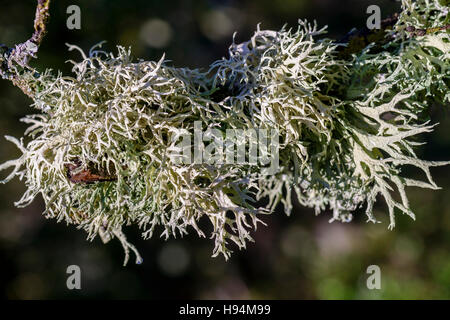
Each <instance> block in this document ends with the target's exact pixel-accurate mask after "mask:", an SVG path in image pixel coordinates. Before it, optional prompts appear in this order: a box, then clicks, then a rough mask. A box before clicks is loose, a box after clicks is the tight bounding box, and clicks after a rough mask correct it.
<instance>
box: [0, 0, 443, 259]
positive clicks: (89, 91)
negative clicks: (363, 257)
mask: <svg viewBox="0 0 450 320" xmlns="http://www.w3.org/2000/svg"><path fill="white" fill-rule="evenodd" d="M402 6H403V11H402V12H401V13H400V15H399V18H398V21H397V23H396V24H395V26H394V27H393V28H392V30H389V31H386V37H388V38H389V41H387V43H386V44H384V45H383V48H382V49H381V50H380V49H379V48H378V49H376V50H375V49H374V45H373V44H369V45H368V46H366V47H365V48H364V49H363V50H362V51H361V52H358V53H356V54H353V55H352V56H351V57H350V58H342V57H341V56H340V55H339V52H340V50H341V49H342V47H343V46H344V45H343V44H338V43H336V42H335V41H332V40H330V39H326V38H324V37H323V34H324V33H325V29H320V30H319V29H318V28H317V26H316V25H315V24H314V25H310V24H308V23H307V22H306V21H299V27H298V29H297V30H295V31H292V30H287V29H285V28H283V29H282V30H280V31H278V32H275V31H264V30H259V28H258V30H257V31H256V33H255V34H254V36H253V37H252V38H251V40H250V41H248V42H246V43H242V44H236V43H233V44H232V45H231V47H230V50H229V58H226V59H225V58H224V59H222V60H219V61H216V62H214V63H213V64H212V65H211V66H210V68H209V70H207V71H199V70H191V69H188V68H175V67H171V66H170V65H168V64H167V63H166V62H165V60H164V57H163V58H162V59H161V60H159V61H158V62H152V61H142V60H139V61H134V60H133V59H132V57H131V52H130V50H129V49H125V48H123V47H118V50H117V53H116V54H112V53H106V52H104V51H100V49H99V47H98V46H97V47H95V48H93V49H91V51H90V52H89V55H88V56H86V55H85V54H84V53H83V52H82V51H81V50H80V51H81V54H82V56H83V59H82V61H81V62H77V63H76V62H74V66H73V72H74V74H75V75H74V76H73V77H68V76H63V75H61V74H57V75H55V74H54V73H53V72H51V71H50V70H48V71H46V72H44V73H40V74H38V73H36V72H35V71H30V72H22V73H21V74H22V80H23V81H24V82H26V83H27V85H28V87H30V88H33V90H34V92H35V93H34V96H33V99H34V104H33V107H35V108H36V109H38V110H39V111H40V113H39V114H37V115H31V116H28V117H26V118H25V119H23V121H24V122H26V123H29V124H30V127H29V129H28V130H27V131H26V133H25V135H26V136H27V137H28V138H30V139H28V140H29V141H28V142H26V143H25V142H24V140H23V139H20V140H18V139H15V138H12V137H7V139H8V140H9V141H12V142H13V143H15V144H16V145H17V146H18V148H19V149H20V150H21V152H22V155H21V157H20V158H18V159H16V160H12V161H8V162H6V163H4V164H3V165H1V166H0V170H4V169H7V168H10V167H12V168H13V170H12V172H11V173H10V174H9V176H8V177H7V178H6V179H4V180H3V181H2V182H3V183H4V182H7V181H9V180H11V179H12V178H13V177H16V176H17V177H19V178H20V179H23V180H24V181H25V183H26V186H27V188H28V189H27V191H26V192H25V194H24V195H23V197H22V198H21V199H20V200H19V201H18V202H16V203H15V204H16V205H17V206H18V207H23V206H26V205H28V204H29V203H30V202H31V201H33V199H34V198H35V197H36V196H37V195H38V194H41V195H42V197H43V199H44V201H45V204H46V210H45V212H44V215H45V216H46V217H48V218H55V219H57V220H58V221H65V222H67V223H68V224H75V225H76V226H78V227H79V228H82V229H84V230H86V231H87V233H88V235H89V237H88V238H89V239H93V238H94V237H95V236H97V235H100V236H101V238H102V239H103V240H104V241H108V240H109V239H110V238H113V237H118V238H119V240H120V241H121V242H122V244H123V246H124V248H125V251H126V259H125V263H126V261H127V259H128V252H129V249H132V250H133V251H135V253H136V256H137V259H136V261H137V262H140V260H141V258H140V256H139V254H138V253H137V251H136V249H135V248H134V246H132V245H131V244H130V243H128V241H127V240H126V238H125V236H124V234H123V232H122V227H123V226H126V225H130V224H136V225H138V226H139V227H140V228H141V229H142V235H143V237H144V238H150V237H151V236H152V235H153V233H154V232H155V231H156V230H157V229H156V227H157V226H158V225H159V226H160V228H161V230H162V236H164V237H166V238H167V237H169V236H179V235H181V236H182V235H183V234H186V233H187V232H188V231H189V229H190V228H192V229H194V230H195V231H196V232H197V233H198V234H199V236H205V234H204V232H203V231H202V230H201V229H200V228H199V226H198V221H199V220H200V219H205V220H209V221H210V223H211V225H212V230H213V231H212V233H211V238H213V239H214V242H215V246H214V251H213V256H217V255H218V254H223V255H224V256H225V258H228V257H229V255H230V253H231V250H230V248H229V246H228V242H229V241H232V242H234V243H235V244H236V245H237V246H238V247H239V248H245V246H246V243H247V241H252V238H251V236H250V231H251V230H252V229H256V227H257V225H258V223H260V222H261V220H260V214H268V213H271V212H272V211H273V210H274V208H275V206H276V205H277V204H278V203H279V202H282V203H283V205H284V208H285V211H286V213H287V214H289V213H290V211H291V209H292V203H291V190H294V191H295V194H296V195H297V197H298V201H299V202H300V203H301V204H302V205H304V206H307V207H312V208H314V209H315V211H316V213H320V212H322V211H325V210H327V209H331V210H332V219H331V220H339V221H349V220H350V219H351V213H352V211H354V210H356V209H357V208H359V207H365V208H366V209H365V210H366V214H367V217H368V220H370V221H372V222H375V221H376V218H375V217H374V215H373V213H372V212H373V205H374V202H375V200H376V198H377V196H378V195H381V196H382V197H383V198H384V200H385V201H386V203H387V207H388V210H389V216H390V225H389V227H390V228H393V227H394V226H395V216H394V211H395V210H396V209H397V210H398V211H400V212H403V213H406V214H407V215H409V216H410V217H412V218H414V213H413V212H412V210H411V208H410V205H409V202H408V198H407V196H406V193H405V187H406V186H416V187H422V188H430V189H438V186H436V184H435V183H434V182H433V179H432V177H431V174H430V168H431V167H433V166H440V165H444V164H446V163H445V162H429V161H424V160H420V159H418V158H417V157H416V155H415V153H414V147H415V146H416V145H418V144H419V143H418V142H417V141H416V140H414V138H415V137H416V136H417V135H419V134H421V133H425V132H431V131H432V130H433V126H434V125H433V124H430V123H429V122H428V121H426V120H424V119H422V117H421V114H422V113H423V111H424V110H426V108H427V107H428V106H429V105H430V104H431V103H433V102H434V101H438V102H439V103H441V104H448V103H449V102H450V92H449V75H450V68H449V47H450V43H449V33H448V31H447V32H446V31H445V30H444V31H442V32H437V33H430V34H426V35H424V36H414V37H412V36H411V35H410V34H408V32H407V31H405V27H406V26H415V27H416V28H432V27H439V26H442V25H446V24H448V23H449V18H448V7H447V6H445V5H443V4H442V3H441V1H437V0H434V1H432V0H426V1H425V0H421V1H415V2H412V1H407V0H404V1H403V2H402ZM70 49H77V48H76V47H75V46H70ZM0 62H1V61H0ZM197 121H201V123H202V128H203V129H207V128H214V129H217V130H219V131H220V132H222V133H223V135H225V132H226V130H227V129H243V130H248V129H255V130H261V129H268V130H275V131H276V132H278V134H279V137H278V140H279V170H278V171H277V172H276V173H274V174H271V175H267V174H263V172H262V169H263V168H262V167H261V166H254V165H249V164H246V163H242V164H236V163H232V164H227V163H224V164H208V163H193V164H182V163H178V162H176V161H174V160H173V159H172V158H171V157H170V156H168V155H169V151H170V150H175V149H177V139H176V137H179V136H182V135H183V134H186V133H191V132H193V130H194V123H195V122H197ZM74 164H76V165H74ZM71 166H72V167H71ZM405 166H415V167H417V168H419V169H421V170H422V171H423V172H424V173H425V175H426V180H425V181H418V180H413V179H410V178H407V177H405V176H403V175H402V172H401V171H402V168H404V167H405ZM68 168H72V169H73V170H74V171H73V172H68V170H69V169H68ZM83 170H84V173H85V174H86V173H89V174H90V175H94V174H97V176H103V177H110V178H111V179H104V181H100V179H97V180H96V179H91V180H89V179H88V178H86V179H85V180H84V181H82V179H81V180H80V181H78V182H79V183H76V182H74V180H71V179H69V178H68V174H70V173H75V174H76V173H78V174H82V173H83ZM86 182H90V183H86ZM394 186H395V189H396V190H397V191H398V192H399V194H400V196H401V201H400V202H398V201H396V200H394V197H393V193H394V192H396V191H395V189H394V188H393V187H394ZM263 198H264V199H268V204H267V206H264V207H255V203H256V201H257V200H260V199H263Z"/></svg>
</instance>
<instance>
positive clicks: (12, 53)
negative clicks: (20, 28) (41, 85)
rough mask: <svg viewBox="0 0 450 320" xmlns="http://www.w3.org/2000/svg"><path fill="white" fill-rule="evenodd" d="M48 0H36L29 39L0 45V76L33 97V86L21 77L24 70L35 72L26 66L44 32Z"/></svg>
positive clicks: (47, 18) (34, 56)
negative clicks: (11, 45) (14, 44)
mask: <svg viewBox="0 0 450 320" xmlns="http://www.w3.org/2000/svg"><path fill="white" fill-rule="evenodd" d="M49 8H50V0H37V5H36V13H35V18H34V32H33V34H32V36H31V38H30V39H28V40H27V41H25V42H23V43H20V44H18V45H16V46H15V47H14V48H8V47H7V46H5V45H0V76H1V77H2V78H3V79H7V80H10V81H12V82H13V84H14V85H15V86H17V87H19V88H20V89H21V90H22V91H23V92H24V93H25V94H26V95H27V96H29V97H33V95H34V88H32V87H30V85H29V84H28V83H27V82H26V81H24V79H22V77H23V73H24V72H31V73H32V74H33V73H34V72H35V71H34V70H33V69H32V68H30V67H29V66H28V64H29V61H30V60H31V58H36V55H37V52H38V49H39V46H40V44H41V42H42V39H43V38H44V36H45V34H46V31H47V30H46V26H47V23H48V20H49V17H50V13H49Z"/></svg>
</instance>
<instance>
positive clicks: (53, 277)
mask: <svg viewBox="0 0 450 320" xmlns="http://www.w3.org/2000/svg"><path fill="white" fill-rule="evenodd" d="M71 4H77V5H79V6H80V8H81V30H68V29H67V27H66V19H67V17H68V14H66V8H67V7H68V6H69V5H71ZM371 4H378V5H379V6H380V7H381V9H382V15H383V16H388V15H389V14H391V13H393V12H396V11H398V9H399V4H398V3H396V2H394V1H387V0H385V1H381V0H380V1H375V0H369V1H361V0H360V1H357V0H353V1H351V0H345V1H344V0H315V1H312V0H311V1H306V0H305V1H302V0H261V1H250V0H246V1H237V0H236V1H232V0H229V1H212V0H209V1H207V0H198V1H181V0H180V1H177V0H168V1H156V0H153V1H149V0H96V1H87V0H85V1H64V0H63V1H61V0H60V1H53V3H52V6H51V20H50V25H49V29H48V30H49V33H48V35H47V37H46V38H45V39H44V42H43V44H42V46H41V48H40V51H39V59H38V60H37V61H35V62H34V63H35V65H36V66H37V67H38V68H39V69H41V70H42V69H44V68H52V69H55V70H61V71H62V72H64V73H66V74H70V69H71V67H70V64H68V63H65V61H66V60H69V59H73V60H79V55H78V53H76V52H68V51H67V47H66V46H65V43H70V44H75V45H78V46H80V47H81V48H83V49H84V50H86V51H87V50H89V48H90V47H91V46H92V45H94V44H96V43H98V42H100V41H102V40H107V41H108V42H107V44H106V45H105V47H104V48H106V49H107V50H115V48H114V46H115V45H116V44H120V45H124V46H132V50H133V54H134V56H135V57H137V58H144V59H147V60H159V59H160V57H161V55H162V54H163V53H164V52H165V53H166V58H167V59H170V60H172V61H173V64H174V65H175V66H187V67H191V68H201V67H207V66H208V65H209V64H210V63H211V62H213V61H214V60H216V59H220V58H221V57H223V56H226V55H227V48H228V46H229V44H230V43H231V40H232V34H233V32H234V31H237V32H238V33H237V38H236V39H237V42H241V41H245V40H247V39H248V38H249V37H250V36H251V34H252V33H253V31H254V30H255V29H256V25H257V24H258V23H259V22H261V23H262V29H280V28H281V27H282V26H283V25H284V24H285V23H287V24H288V26H291V27H294V28H295V27H296V24H297V20H298V19H299V18H302V19H303V18H308V19H309V20H313V19H316V20H317V22H318V24H319V26H323V25H328V26H329V36H330V37H332V38H340V37H342V36H343V35H345V34H346V33H347V32H348V31H349V30H350V29H351V28H353V27H362V26H364V25H365V23H366V19H367V17H368V15H367V14H366V8H367V6H369V5H371ZM34 10H35V1H20V2H19V1H13V0H0V43H4V44H6V45H8V46H13V45H14V44H17V43H19V42H22V41H24V40H26V39H28V38H29V36H30V35H31V33H32V25H33V18H34ZM30 103H31V100H30V99H28V98H27V97H26V96H24V95H23V94H22V92H21V91H20V90H19V89H17V88H15V87H13V86H12V85H11V84H10V83H9V82H6V81H4V80H1V81H0V110H1V117H0V136H1V137H3V136H4V135H12V136H15V137H20V136H22V134H23V131H24V130H25V125H24V124H23V123H21V122H19V119H20V118H21V117H23V116H24V115H26V114H29V113H33V112H34V110H32V109H31V108H30V107H29V105H30ZM432 119H433V121H434V122H440V125H439V126H438V127H437V128H436V130H435V132H434V133H432V134H428V135H426V136H424V139H425V141H427V142H428V144H427V145H426V146H424V147H423V148H421V149H420V150H419V151H418V154H419V155H420V157H422V158H424V159H429V160H448V159H450V148H449V147H450V129H449V126H450V116H449V114H448V112H447V111H446V110H444V109H443V107H442V106H441V107H435V108H433V109H432ZM18 154H19V152H18V151H17V150H16V148H15V146H14V145H13V144H11V143H9V142H7V141H6V140H4V139H0V161H1V162H3V161H6V160H9V159H12V158H15V157H17V156H18ZM3 174H4V173H3ZM411 174H415V173H411ZM433 174H434V176H435V177H436V182H437V183H438V185H440V186H441V187H442V188H443V189H442V190H439V191H430V190H421V189H417V188H410V190H408V192H409V193H408V194H409V197H410V200H411V206H412V208H413V210H414V211H415V213H416V215H417V221H416V222H414V221H412V220H411V219H410V218H409V217H407V216H401V215H398V216H397V227H396V229H395V230H394V231H388V229H387V226H388V223H387V208H386V206H385V205H384V203H383V202H382V201H380V203H379V204H378V206H377V207H376V212H375V213H376V215H377V217H378V218H379V219H380V220H382V221H383V223H381V224H376V225H374V224H366V223H365V217H364V215H363V213H362V212H358V213H356V217H355V219H354V221H353V222H351V223H349V224H340V223H332V224H329V223H328V219H329V218H330V213H329V212H328V213H325V214H322V215H321V216H318V217H315V216H314V212H313V211H312V210H309V209H305V208H302V207H300V206H299V205H297V206H296V207H295V208H294V211H293V213H292V215H291V216H290V217H287V216H285V215H284V214H283V213H282V212H281V210H280V209H281V208H278V209H279V210H278V211H277V212H276V213H275V214H273V215H271V216H268V217H264V219H263V220H264V221H265V222H267V224H268V226H267V227H264V226H260V227H259V228H258V231H257V232H255V233H254V238H255V240H256V243H254V244H249V246H248V249H247V250H245V251H241V252H235V253H234V255H233V256H232V257H231V259H230V260H229V261H228V262H225V261H224V259H223V258H222V257H218V258H211V257H210V256H211V252H212V248H213V243H212V241H211V240H209V239H198V238H197V236H196V235H194V234H192V235H190V236H187V237H185V238H184V239H175V240H169V241H167V242H166V241H164V240H163V239H160V238H158V236H157V235H156V236H155V237H154V238H153V239H150V240H147V241H143V240H141V239H140V236H139V232H138V230H137V228H134V227H130V228H128V229H126V230H125V231H126V233H127V235H128V238H129V240H130V241H131V242H133V243H134V244H135V245H136V246H137V247H138V248H139V250H140V252H141V254H142V256H143V258H144V263H143V264H142V265H134V264H133V263H132V261H131V263H129V265H128V266H127V267H122V261H123V251H122V248H121V245H120V242H119V241H117V240H114V241H112V242H110V243H108V244H106V245H103V244H102V243H101V241H100V240H99V239H96V240H94V241H93V242H92V243H91V242H87V241H86V240H85V238H86V234H85V233H84V232H83V231H80V230H76V229H75V228H74V227H72V226H69V227H68V226H66V225H64V224H57V223H56V221H53V220H46V219H44V218H43V217H42V216H41V215H40V213H41V212H42V211H43V202H42V200H41V199H38V200H36V201H35V202H34V203H33V204H32V205H31V206H29V207H27V208H24V209H17V208H15V207H14V205H13V202H14V201H16V200H18V199H19V198H20V196H21V194H22V193H23V192H24V191H25V186H24V185H23V183H22V182H20V181H18V179H15V180H14V181H12V182H10V183H8V184H7V185H0V270H1V275H0V290H1V291H0V293H1V295H2V297H3V298H6V299H55V298H56V299H58V298H115V299H119V298H121V299H122V298H123V299H136V298H137V299H154V298H209V299H216V298H222V299H227V298H231V299H240V298H249V299H253V298H255V299H305V298H309V299H316V298H320V299H341V298H368V299H379V298H396V299H406V298H413V299H415V298H423V299H431V298H435V299H449V298H450V253H449V247H450V246H449V245H450V232H449V231H450V202H449V199H450V181H449V178H448V177H449V176H450V167H449V166H447V167H442V168H436V169H434V170H433ZM72 264H76V265H79V266H80V268H81V272H82V274H81V275H82V283H81V286H82V289H81V290H73V291H70V290H68V289H67V287H66V279H67V276H68V275H67V274H66V268H67V266H69V265H72ZM373 264H375V265H379V266H380V268H381V275H382V288H381V290H368V289H367V287H366V279H367V277H368V275H367V273H366V269H367V267H368V266H369V265H373Z"/></svg>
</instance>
